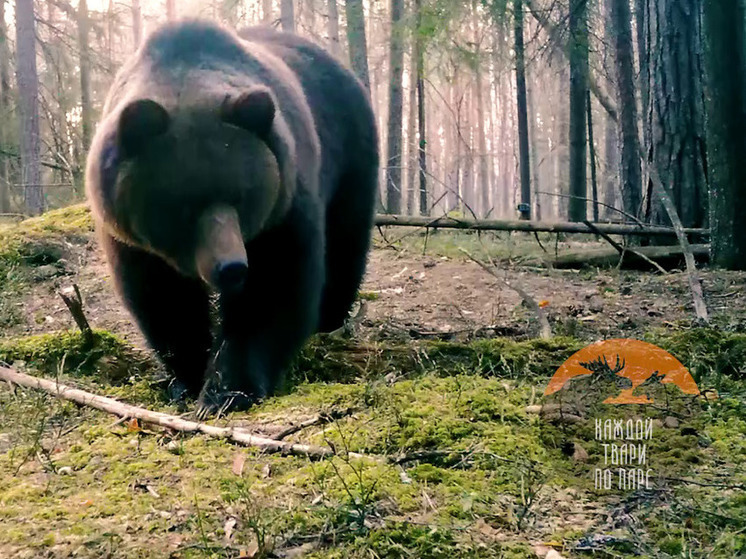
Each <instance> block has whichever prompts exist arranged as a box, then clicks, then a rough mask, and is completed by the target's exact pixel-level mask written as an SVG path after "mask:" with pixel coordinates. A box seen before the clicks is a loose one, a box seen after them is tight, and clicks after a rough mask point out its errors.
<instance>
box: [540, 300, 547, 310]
mask: <svg viewBox="0 0 746 559" xmlns="http://www.w3.org/2000/svg"><path fill="white" fill-rule="evenodd" d="M548 306H549V301H547V300H546V299H544V300H543V301H539V307H540V308H542V309H544V308H546V307H548Z"/></svg>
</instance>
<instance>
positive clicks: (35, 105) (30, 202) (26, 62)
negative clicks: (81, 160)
mask: <svg viewBox="0 0 746 559" xmlns="http://www.w3.org/2000/svg"><path fill="white" fill-rule="evenodd" d="M15 16H16V17H15V20H16V80H17V82H18V107H19V109H20V111H19V112H20V122H21V130H20V138H21V183H22V184H23V186H24V200H25V208H26V212H27V213H29V214H31V215H37V214H40V213H42V212H43V211H44V190H43V188H42V185H41V169H40V161H39V159H40V147H39V78H38V75H37V70H36V29H35V20H34V2H33V0H16V13H15Z"/></svg>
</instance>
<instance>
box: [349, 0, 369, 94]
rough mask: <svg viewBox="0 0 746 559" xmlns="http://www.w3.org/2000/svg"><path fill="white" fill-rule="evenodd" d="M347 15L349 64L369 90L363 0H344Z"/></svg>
mask: <svg viewBox="0 0 746 559" xmlns="http://www.w3.org/2000/svg"><path fill="white" fill-rule="evenodd" d="M345 13H346V16H347V43H348V44H349V49H350V66H352V71H353V72H355V75H356V76H357V77H358V78H360V81H361V82H363V85H364V86H365V88H366V89H367V90H368V91H370V78H369V77H368V46H367V41H366V40H365V15H364V13H363V0H345Z"/></svg>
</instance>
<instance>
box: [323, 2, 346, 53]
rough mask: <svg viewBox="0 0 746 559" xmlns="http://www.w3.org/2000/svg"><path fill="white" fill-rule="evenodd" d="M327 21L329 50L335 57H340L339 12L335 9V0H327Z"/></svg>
mask: <svg viewBox="0 0 746 559" xmlns="http://www.w3.org/2000/svg"><path fill="white" fill-rule="evenodd" d="M327 12H328V13H327V16H328V17H327V23H326V30H327V33H328V35H329V50H330V51H331V53H332V54H333V55H334V56H335V57H336V58H340V57H341V55H342V50H341V47H340V44H339V13H338V10H337V0H327Z"/></svg>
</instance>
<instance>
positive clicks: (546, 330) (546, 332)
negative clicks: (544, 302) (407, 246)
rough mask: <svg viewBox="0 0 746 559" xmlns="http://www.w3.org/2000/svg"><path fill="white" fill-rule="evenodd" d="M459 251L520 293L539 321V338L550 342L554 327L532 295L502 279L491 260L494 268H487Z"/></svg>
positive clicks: (467, 253)
mask: <svg viewBox="0 0 746 559" xmlns="http://www.w3.org/2000/svg"><path fill="white" fill-rule="evenodd" d="M459 250H460V251H461V252H462V253H464V254H465V255H466V257H467V258H469V260H471V261H472V262H474V263H475V264H478V265H479V267H480V268H482V269H483V270H484V271H485V272H487V273H488V274H490V275H491V276H492V277H494V278H495V279H496V280H497V281H499V282H500V283H502V284H503V285H504V286H505V287H507V288H508V289H512V290H513V291H515V292H516V293H518V295H520V296H521V299H523V302H524V303H526V305H527V306H528V307H529V308H530V309H531V310H532V311H533V312H534V314H535V315H536V318H537V319H538V321H539V328H540V330H539V336H540V337H541V338H542V339H543V340H548V339H549V338H551V337H552V327H551V326H550V325H549V319H548V318H547V313H545V312H544V309H542V308H541V307H540V306H539V303H537V302H536V300H535V299H534V298H533V297H531V295H529V294H528V293H527V292H526V291H525V290H523V289H522V288H520V287H518V286H517V285H513V284H512V283H511V282H509V281H508V280H507V279H505V278H501V277H500V275H499V274H498V273H497V267H496V266H495V263H494V262H492V259H491V258H490V262H491V264H492V266H487V264H485V263H484V262H482V261H481V260H479V259H477V258H475V257H474V256H472V255H471V254H470V253H469V251H467V250H464V249H463V248H459Z"/></svg>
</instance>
